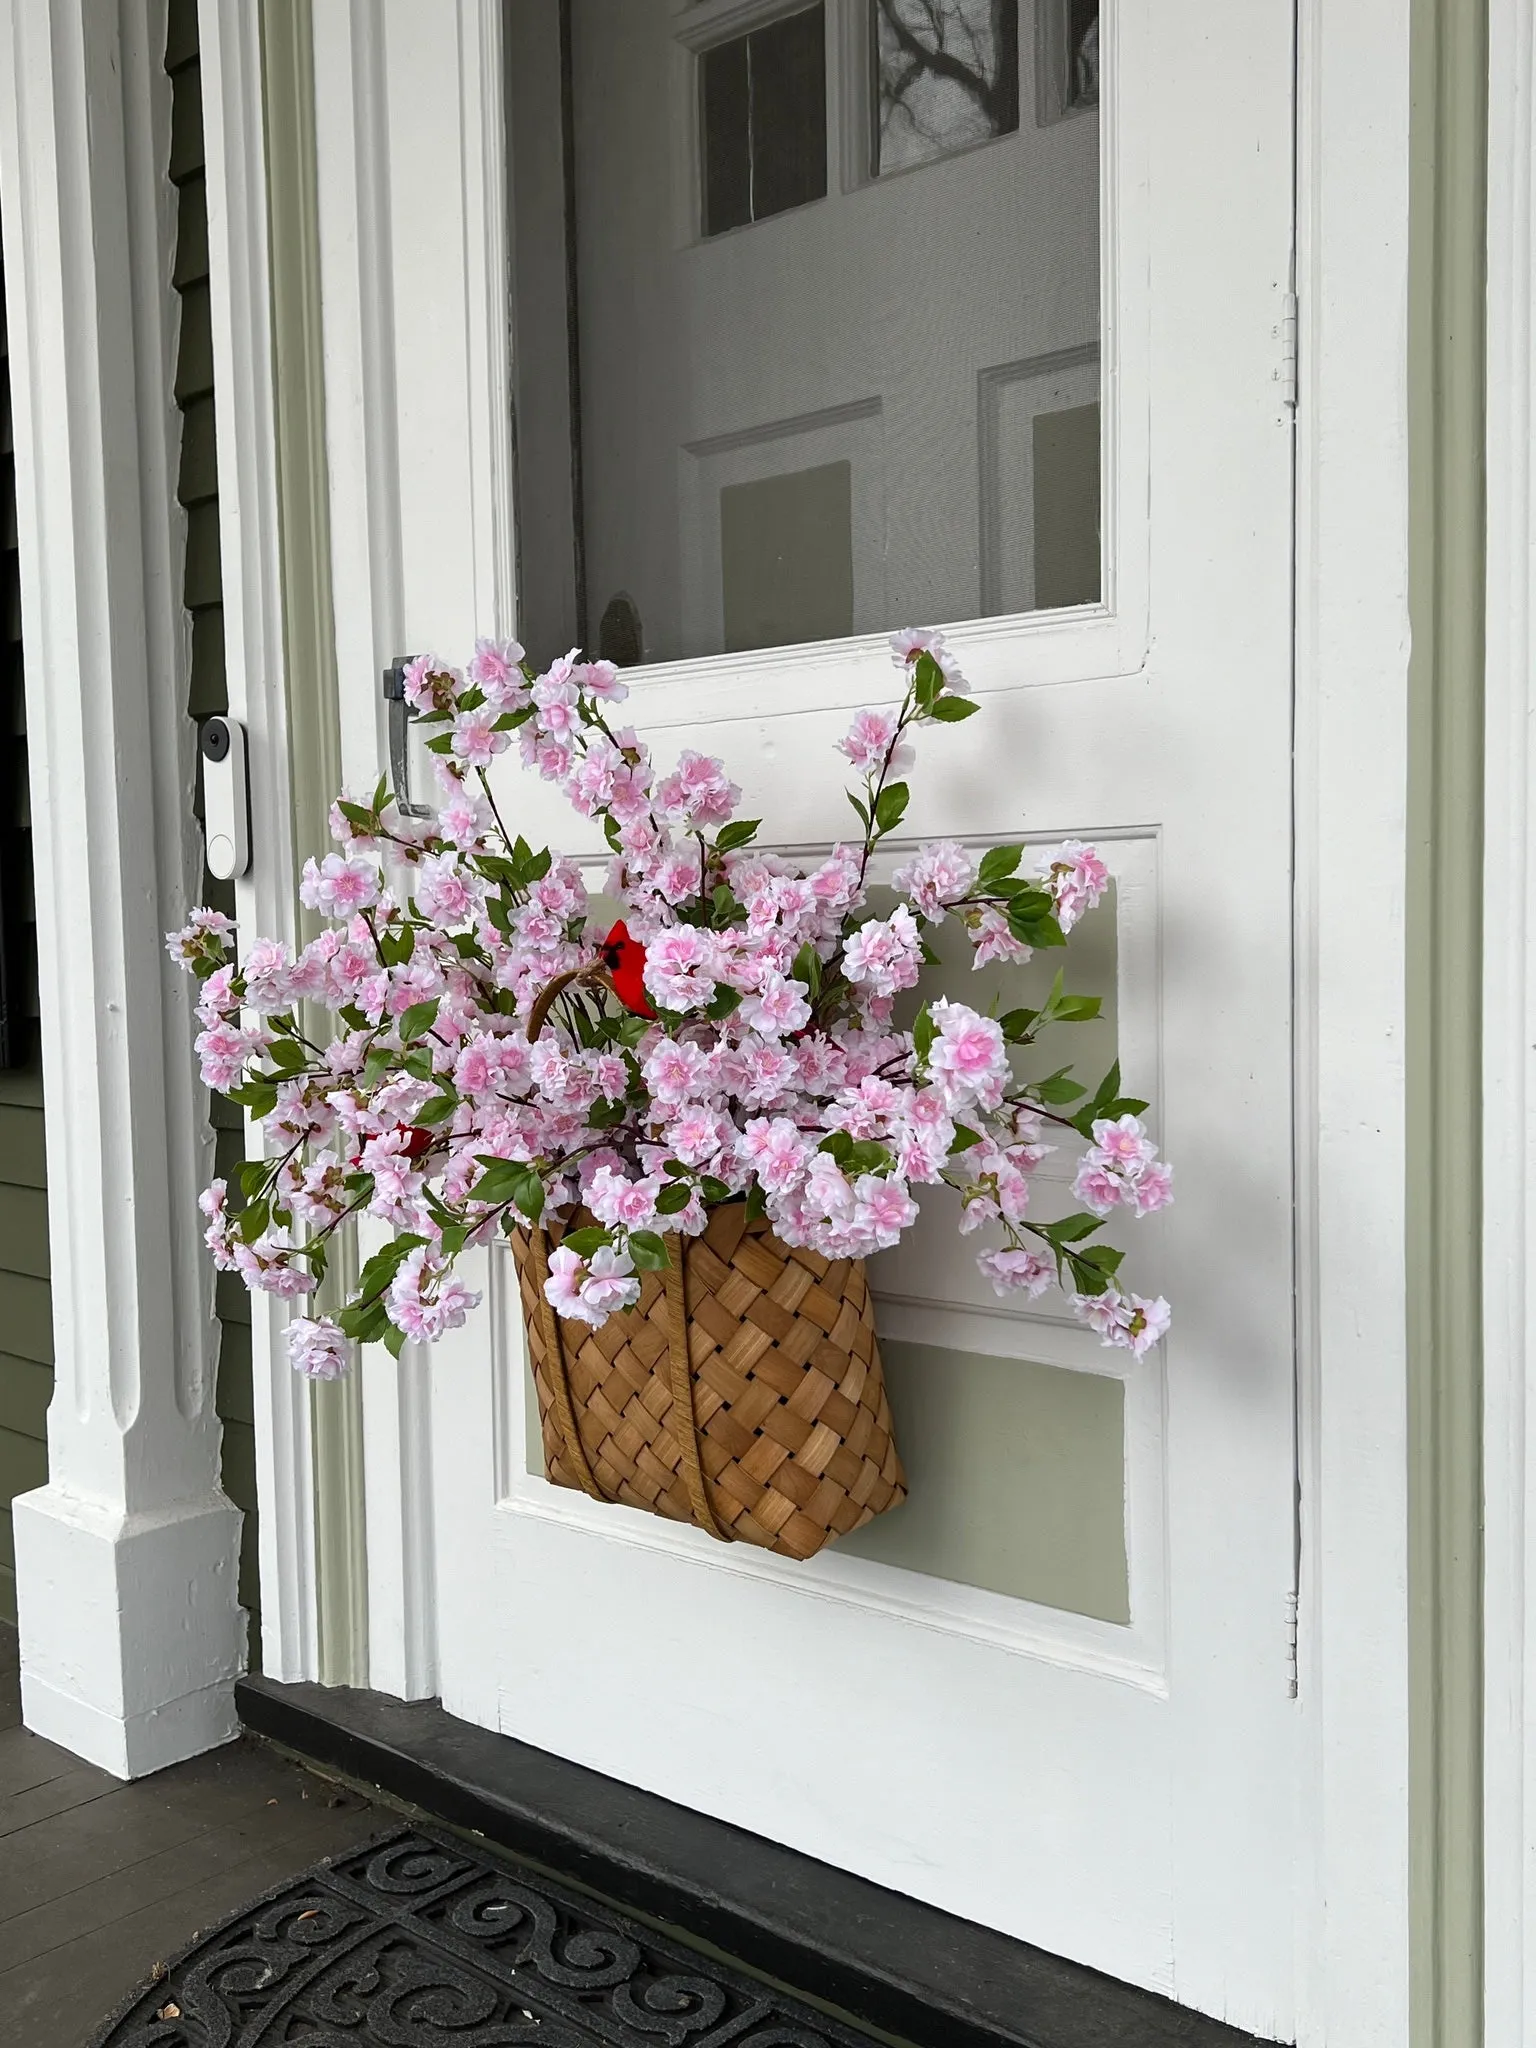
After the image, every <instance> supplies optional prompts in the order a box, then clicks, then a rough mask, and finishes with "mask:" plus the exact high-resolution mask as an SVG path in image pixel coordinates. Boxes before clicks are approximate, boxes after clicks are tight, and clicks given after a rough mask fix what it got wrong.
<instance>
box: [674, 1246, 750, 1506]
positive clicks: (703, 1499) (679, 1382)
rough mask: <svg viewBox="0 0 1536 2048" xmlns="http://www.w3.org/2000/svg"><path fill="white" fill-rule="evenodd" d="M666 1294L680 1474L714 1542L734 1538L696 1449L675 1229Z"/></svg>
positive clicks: (695, 1417) (680, 1263) (685, 1315)
mask: <svg viewBox="0 0 1536 2048" xmlns="http://www.w3.org/2000/svg"><path fill="white" fill-rule="evenodd" d="M662 1285H663V1287H664V1288H665V1289H666V1295H667V1311H668V1313H667V1362H668V1364H669V1366H670V1367H671V1374H672V1413H673V1414H674V1415H675V1416H676V1417H677V1441H678V1446H679V1448H680V1449H681V1451H682V1454H683V1477H684V1479H686V1480H687V1482H688V1498H689V1501H690V1502H691V1503H692V1505H693V1517H694V1520H695V1521H696V1522H697V1523H698V1525H699V1527H700V1528H701V1529H707V1530H708V1531H709V1533H710V1535H711V1536H713V1537H714V1538H715V1540H716V1542H718V1543H734V1542H735V1541H736V1538H735V1537H734V1536H733V1535H732V1534H731V1533H730V1531H729V1530H726V1529H722V1528H721V1526H720V1524H719V1522H718V1520H717V1519H716V1517H715V1510H714V1507H713V1505H712V1503H711V1501H710V1498H709V1489H708V1487H707V1486H706V1485H705V1484H704V1460H703V1458H702V1456H701V1455H700V1451H699V1411H698V1409H697V1408H696V1407H695V1406H694V1400H693V1368H692V1366H691V1365H690V1364H689V1360H688V1304H687V1298H686V1290H685V1288H684V1285H683V1240H682V1238H681V1237H680V1236H679V1235H678V1233H677V1232H676V1231H669V1232H668V1234H667V1268H666V1271H665V1272H664V1273H663V1275H662Z"/></svg>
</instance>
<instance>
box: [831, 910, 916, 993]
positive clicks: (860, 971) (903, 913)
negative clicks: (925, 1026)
mask: <svg viewBox="0 0 1536 2048" xmlns="http://www.w3.org/2000/svg"><path fill="white" fill-rule="evenodd" d="M922 964H923V939H922V934H921V932H919V930H918V928H917V920H916V919H915V918H914V917H913V915H912V913H911V911H910V910H908V908H907V906H906V905H905V903H902V904H898V905H897V907H896V909H895V910H893V911H892V913H891V915H890V916H889V917H888V918H884V919H880V918H872V919H871V920H870V922H869V923H868V924H864V925H860V926H859V928H858V930H857V931H855V932H853V933H852V934H851V935H850V937H849V939H848V942H847V944H846V945H845V946H844V948H843V973H844V975H845V977H846V978H847V979H848V980H849V981H851V982H853V983H854V984H855V985H857V984H859V983H864V984H866V985H867V986H868V988H869V991H870V993H871V995H876V996H889V995H894V994H895V993H896V991H897V990H898V989H903V988H911V987H913V986H914V984H915V983H916V981H917V977H918V974H919V972H920V970H921V968H922Z"/></svg>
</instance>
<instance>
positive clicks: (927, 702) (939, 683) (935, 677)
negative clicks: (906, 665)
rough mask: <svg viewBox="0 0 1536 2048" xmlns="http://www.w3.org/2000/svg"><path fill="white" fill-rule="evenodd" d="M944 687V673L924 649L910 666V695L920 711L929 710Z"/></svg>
mask: <svg viewBox="0 0 1536 2048" xmlns="http://www.w3.org/2000/svg"><path fill="white" fill-rule="evenodd" d="M943 687H944V671H943V669H941V668H940V667H939V664H938V663H937V662H936V661H935V660H934V658H933V656H932V655H931V654H929V653H928V652H927V650H926V649H925V650H924V651H923V653H921V654H920V655H919V656H918V657H917V659H916V661H915V662H913V664H912V694H913V696H914V697H916V699H917V704H918V709H919V710H920V711H928V710H931V708H932V706H933V702H934V699H935V698H936V697H937V696H938V694H939V692H940V691H941V690H942V689H943Z"/></svg>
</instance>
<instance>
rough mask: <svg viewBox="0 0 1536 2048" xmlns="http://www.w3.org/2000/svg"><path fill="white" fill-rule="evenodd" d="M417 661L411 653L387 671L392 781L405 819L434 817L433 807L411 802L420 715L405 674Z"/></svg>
mask: <svg viewBox="0 0 1536 2048" xmlns="http://www.w3.org/2000/svg"><path fill="white" fill-rule="evenodd" d="M414 658H415V657H414V656H413V655H409V654H400V655H397V656H396V657H395V659H394V660H393V661H392V662H391V663H390V665H389V667H388V668H387V669H385V671H384V697H385V701H386V702H387V704H388V705H389V779H390V781H391V783H392V784H393V785H394V791H395V802H396V803H397V804H398V805H399V807H400V813H401V816H402V817H406V818H430V817H431V815H432V811H431V807H430V805H428V804H413V803H412V802H411V747H410V730H411V720H412V719H413V718H414V717H415V715H416V714H415V712H414V711H413V710H412V709H411V707H410V705H409V703H408V702H407V701H406V695H405V672H406V670H407V668H409V667H410V665H411V662H412V661H413V660H414Z"/></svg>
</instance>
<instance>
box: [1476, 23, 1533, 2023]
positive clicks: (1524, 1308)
mask: <svg viewBox="0 0 1536 2048" xmlns="http://www.w3.org/2000/svg"><path fill="white" fill-rule="evenodd" d="M1488 76H1489V104H1488V244H1487V259H1488V300H1487V315H1488V337H1487V378H1488V382H1487V404H1488V417H1487V490H1488V551H1487V577H1488V590H1487V613H1486V622H1487V657H1486V668H1485V700H1484V703H1485V717H1486V733H1487V744H1486V752H1485V756H1484V772H1485V790H1484V819H1483V829H1484V843H1485V849H1486V851H1485V864H1484V886H1485V896H1484V908H1483V918H1484V922H1483V958H1484V970H1483V1100H1484V1105H1485V1117H1484V1125H1483V1260H1484V1264H1483V1282H1484V1285H1483V1493H1484V1587H1483V1602H1484V1614H1483V1623H1484V1642H1485V1653H1484V1671H1483V1685H1484V1718H1483V1830H1484V1833H1483V1870H1484V1901H1483V1907H1484V1924H1485V1929H1486V1936H1485V1948H1484V1968H1485V1983H1486V1991H1485V2027H1486V2043H1487V2048H1521V2044H1523V2043H1525V2042H1527V2041H1530V2040H1532V2039H1533V2038H1536V1508H1533V1507H1532V1505H1531V1503H1532V1502H1533V1500H1536V1286H1533V1285H1532V1284H1531V1281H1530V1278H1529V1275H1530V1273H1531V1272H1532V1270H1533V1268H1536V945H1533V942H1532V930H1531V920H1532V917H1533V916H1536V744H1533V736H1532V724H1533V720H1536V461H1533V456H1532V448H1531V435H1532V432H1533V430H1536V30H1533V24H1532V18H1531V9H1530V7H1529V5H1528V4H1526V0H1492V5H1491V8H1490V14H1489V67H1488Z"/></svg>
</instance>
